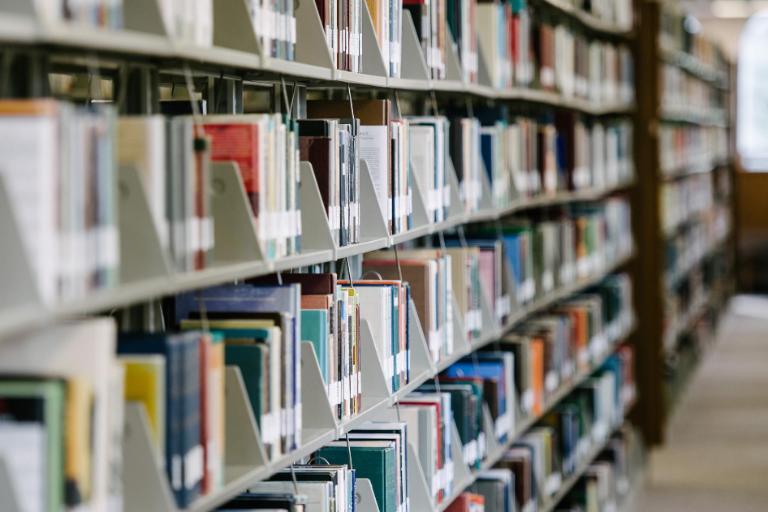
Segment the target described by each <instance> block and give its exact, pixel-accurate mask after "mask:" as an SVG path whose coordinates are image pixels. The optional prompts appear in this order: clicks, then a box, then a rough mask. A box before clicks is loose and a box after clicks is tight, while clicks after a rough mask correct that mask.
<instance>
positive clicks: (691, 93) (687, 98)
mask: <svg viewBox="0 0 768 512" xmlns="http://www.w3.org/2000/svg"><path fill="white" fill-rule="evenodd" d="M661 74H662V107H663V109H664V110H665V111H669V112H688V111H692V110H693V111H696V110H698V111H704V112H707V113H712V112H715V113H717V112H723V108H724V107H725V105H724V104H723V103H722V98H721V97H720V96H718V95H717V94H712V84H710V83H709V82H706V81H704V80H702V79H701V78H699V77H697V76H695V75H691V74H690V73H688V72H687V71H685V70H683V69H680V68H679V67H678V66H675V65H673V64H665V65H664V66H663V67H662V73H661Z"/></svg>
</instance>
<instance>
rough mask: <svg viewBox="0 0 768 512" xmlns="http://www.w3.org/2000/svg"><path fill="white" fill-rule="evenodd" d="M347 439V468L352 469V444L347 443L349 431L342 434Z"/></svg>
mask: <svg viewBox="0 0 768 512" xmlns="http://www.w3.org/2000/svg"><path fill="white" fill-rule="evenodd" d="M344 437H345V438H346V440H347V456H348V457H349V469H354V467H355V466H354V465H353V464H352V446H351V445H350V444H349V432H347V434H346V435H345V436H344Z"/></svg>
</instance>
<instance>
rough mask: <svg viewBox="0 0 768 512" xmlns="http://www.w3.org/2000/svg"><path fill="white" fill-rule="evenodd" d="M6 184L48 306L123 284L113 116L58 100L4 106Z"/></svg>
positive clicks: (0, 174) (2, 173)
mask: <svg viewBox="0 0 768 512" xmlns="http://www.w3.org/2000/svg"><path fill="white" fill-rule="evenodd" d="M0 119H1V120H2V122H0V131H1V133H2V135H3V137H2V142H1V143H0V147H2V150H3V154H5V155H7V157H6V158H5V164H4V165H3V166H2V168H0V179H2V185H3V188H4V191H5V194H6V197H5V198H4V199H5V200H6V201H8V207H9V208H10V209H11V211H12V212H13V215H14V217H13V220H14V221H15V222H16V225H17V229H18V232H19V236H20V238H21V242H22V246H23V247H22V249H23V251H24V253H25V254H26V255H27V257H28V261H29V262H30V266H31V267H32V269H33V271H34V276H33V278H34V279H35V284H36V286H37V292H38V294H39V296H40V298H41V299H42V300H44V301H52V300H53V299H55V298H56V297H61V298H63V299H71V298H74V297H79V296H83V295H85V294H87V293H89V292H93V291H95V290H98V289H103V288H107V287H110V286H113V285H114V284H116V282H117V280H118V278H119V274H118V269H119V265H120V261H119V260H120V251H119V237H118V227H117V214H118V212H117V209H118V208H117V180H116V178H117V176H116V170H117V165H116V161H115V156H114V155H115V149H116V148H115V119H116V116H115V115H114V112H113V111H112V110H111V109H109V108H107V107H105V108H101V107H92V108H91V107H76V106H73V105H70V104H66V103H60V102H56V101H53V100H29V101H27V100H18V101H16V100H4V101H1V102H0Z"/></svg>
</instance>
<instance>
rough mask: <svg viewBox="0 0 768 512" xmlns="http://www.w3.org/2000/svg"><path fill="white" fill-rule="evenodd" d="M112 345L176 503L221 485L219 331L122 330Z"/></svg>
mask: <svg viewBox="0 0 768 512" xmlns="http://www.w3.org/2000/svg"><path fill="white" fill-rule="evenodd" d="M117 350H118V354H119V355H120V361H121V363H122V364H123V367H124V370H125V399H126V400H128V401H134V402H138V403H141V404H143V405H144V408H145V410H146V413H147V420H148V422H149V428H150V432H151V440H152V448H153V449H154V451H155V454H156V455H157V457H158V461H157V462H158V466H159V467H165V468H166V471H167V474H168V481H169V482H170V483H171V490H172V491H173V493H174V496H175V498H176V503H177V504H178V506H179V507H186V506H188V505H189V504H191V503H192V502H193V501H194V500H195V499H197V498H198V497H199V496H201V495H203V494H207V493H209V492H211V491H213V490H215V489H217V488H219V487H220V486H221V485H223V480H224V442H225V432H226V427H225V423H224V422H225V414H224V364H225V357H226V362H227V363H229V362H230V361H229V354H226V355H225V347H224V343H223V342H222V335H219V334H217V335H204V334H203V333H202V332H200V331H190V332H187V333H180V334H165V333H125V334H120V337H119V339H118V347H117ZM254 410H255V411H258V410H259V409H254Z"/></svg>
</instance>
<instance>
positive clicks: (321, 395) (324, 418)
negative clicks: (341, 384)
mask: <svg viewBox="0 0 768 512" xmlns="http://www.w3.org/2000/svg"><path fill="white" fill-rule="evenodd" d="M301 402H302V404H301V411H302V413H301V424H302V428H301V430H302V432H301V434H302V444H308V443H309V442H311V441H312V440H313V439H315V438H317V437H320V436H322V435H324V434H326V433H327V432H329V431H331V432H335V431H336V428H337V422H336V416H335V415H334V413H333V408H332V407H331V401H330V400H329V399H328V390H327V389H326V387H325V382H323V376H322V374H321V373H320V365H319V364H318V362H317V355H316V354H315V348H314V347H313V346H312V343H311V342H309V341H302V342H301Z"/></svg>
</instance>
